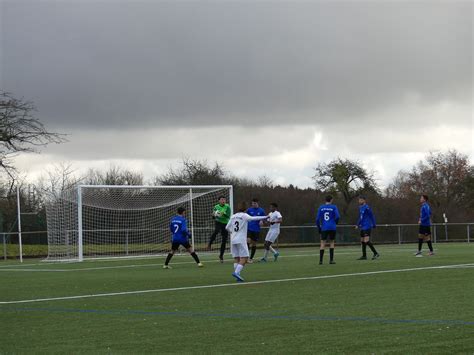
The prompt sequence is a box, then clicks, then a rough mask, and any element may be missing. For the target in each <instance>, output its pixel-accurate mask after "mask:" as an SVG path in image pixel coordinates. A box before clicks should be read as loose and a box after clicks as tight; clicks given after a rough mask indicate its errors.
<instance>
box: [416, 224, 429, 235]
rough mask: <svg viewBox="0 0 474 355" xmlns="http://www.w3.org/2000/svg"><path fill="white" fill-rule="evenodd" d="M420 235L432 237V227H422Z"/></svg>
mask: <svg viewBox="0 0 474 355" xmlns="http://www.w3.org/2000/svg"><path fill="white" fill-rule="evenodd" d="M418 234H421V235H424V236H429V235H431V227H430V226H420V230H419V231H418Z"/></svg>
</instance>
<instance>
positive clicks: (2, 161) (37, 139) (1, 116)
mask: <svg viewBox="0 0 474 355" xmlns="http://www.w3.org/2000/svg"><path fill="white" fill-rule="evenodd" d="M35 112H36V107H35V106H34V104H33V103H32V102H30V101H25V100H23V99H16V98H14V97H13V96H12V95H11V94H10V93H7V92H3V91H0V168H2V169H3V170H4V171H5V172H6V173H7V174H8V175H10V176H11V177H13V175H14V173H15V171H16V170H15V166H14V165H13V158H14V157H15V155H16V154H18V153H20V152H37V151H38V148H39V147H44V146H46V145H48V144H50V143H62V142H64V141H65V138H64V135H62V134H59V133H54V132H50V131H48V130H47V129H46V127H45V126H44V125H43V124H42V123H41V122H40V121H39V120H38V119H37V118H35V117H34V113H35Z"/></svg>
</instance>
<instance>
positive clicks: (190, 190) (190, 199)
mask: <svg viewBox="0 0 474 355" xmlns="http://www.w3.org/2000/svg"><path fill="white" fill-rule="evenodd" d="M189 212H190V222H191V245H192V247H193V249H194V250H196V247H195V245H194V240H195V239H194V213H193V188H192V187H191V188H190V189H189Z"/></svg>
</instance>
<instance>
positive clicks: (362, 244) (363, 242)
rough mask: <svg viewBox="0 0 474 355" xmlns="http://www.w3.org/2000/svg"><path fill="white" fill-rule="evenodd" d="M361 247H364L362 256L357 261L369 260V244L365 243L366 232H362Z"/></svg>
mask: <svg viewBox="0 0 474 355" xmlns="http://www.w3.org/2000/svg"><path fill="white" fill-rule="evenodd" d="M360 245H361V247H362V256H361V257H360V258H359V259H357V260H367V244H366V243H365V236H364V231H360Z"/></svg>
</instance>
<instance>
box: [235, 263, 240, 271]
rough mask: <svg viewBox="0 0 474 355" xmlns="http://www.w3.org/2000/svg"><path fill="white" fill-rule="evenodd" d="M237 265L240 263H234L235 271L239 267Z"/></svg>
mask: <svg viewBox="0 0 474 355" xmlns="http://www.w3.org/2000/svg"><path fill="white" fill-rule="evenodd" d="M237 265H239V264H238V263H234V271H235V269H236V268H237Z"/></svg>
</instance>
